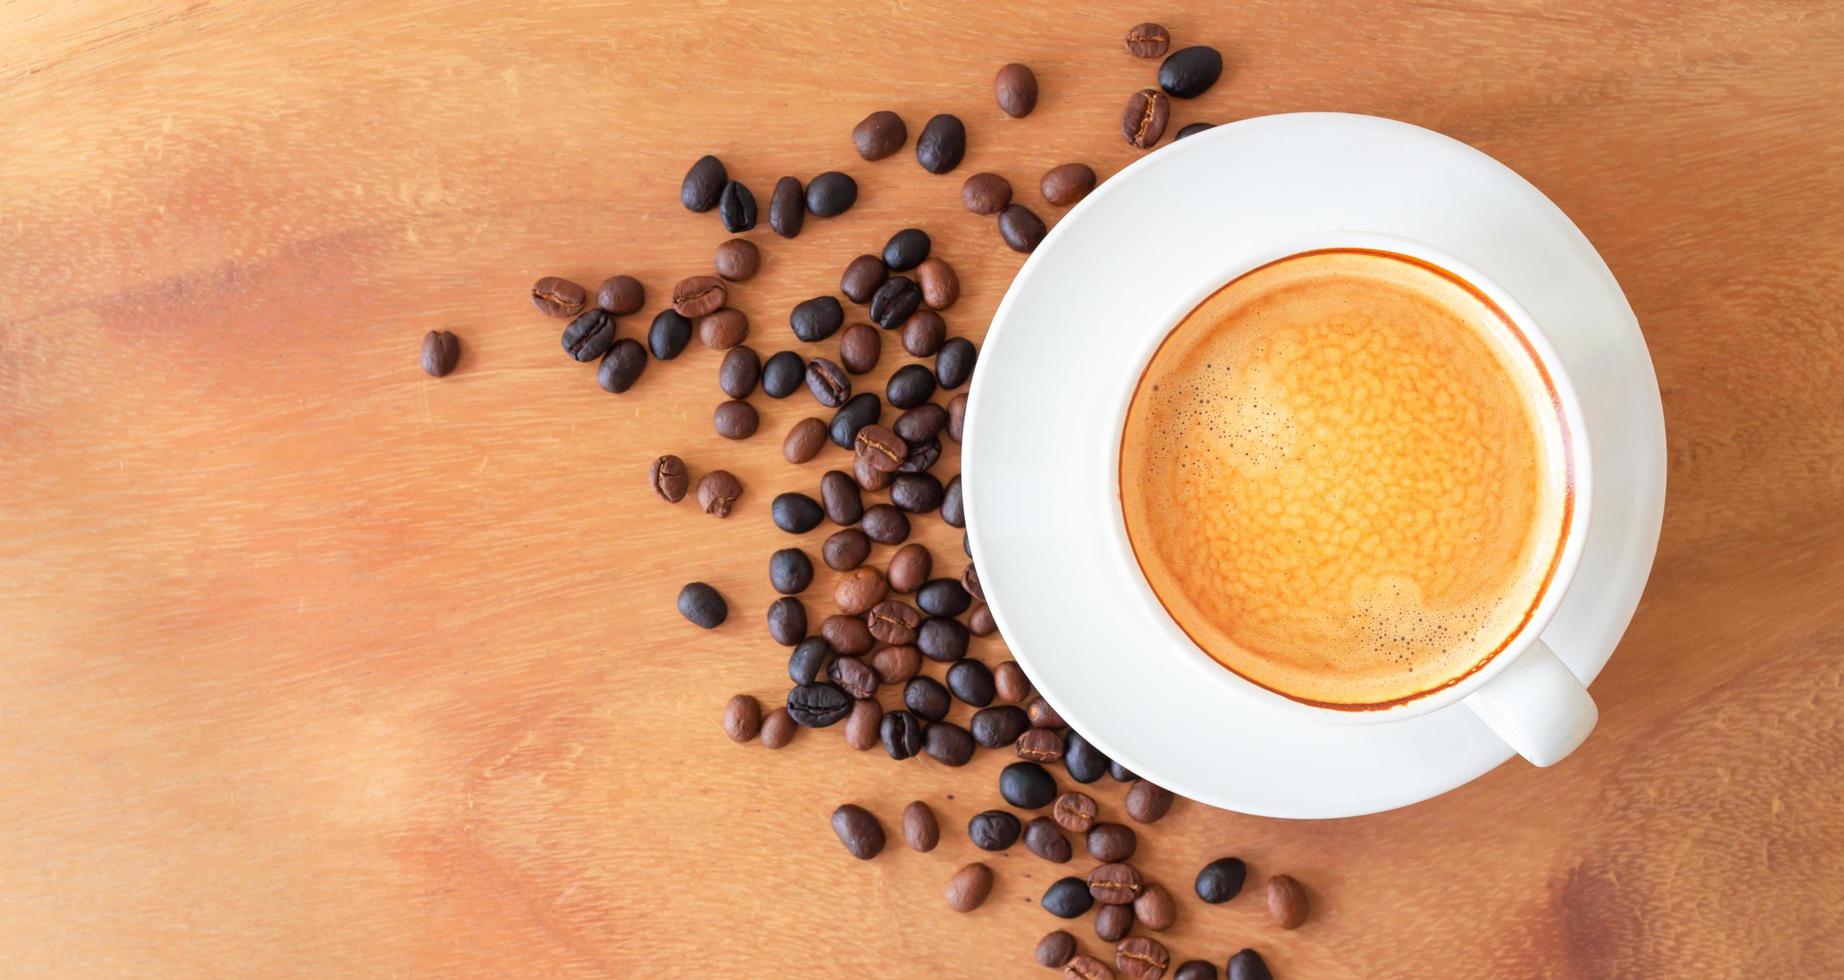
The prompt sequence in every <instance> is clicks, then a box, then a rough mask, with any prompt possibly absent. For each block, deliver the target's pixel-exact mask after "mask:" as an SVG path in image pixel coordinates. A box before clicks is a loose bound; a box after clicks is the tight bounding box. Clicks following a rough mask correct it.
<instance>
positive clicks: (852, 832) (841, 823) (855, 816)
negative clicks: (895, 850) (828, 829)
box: [832, 803, 884, 861]
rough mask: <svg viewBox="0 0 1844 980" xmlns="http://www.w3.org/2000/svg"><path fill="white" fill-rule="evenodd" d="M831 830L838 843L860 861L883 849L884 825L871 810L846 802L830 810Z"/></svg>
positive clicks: (872, 856)
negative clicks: (836, 836)
mask: <svg viewBox="0 0 1844 980" xmlns="http://www.w3.org/2000/svg"><path fill="white" fill-rule="evenodd" d="M832 832H833V833H834V834H836V835H838V838H839V843H841V844H844V845H845V849H846V851H848V852H850V853H851V856H852V857H855V858H857V859H858V860H860V861H869V860H870V859H872V858H874V857H876V856H877V853H878V852H879V851H881V850H883V849H884V827H883V824H880V823H878V822H877V818H876V817H874V816H872V815H871V811H869V810H866V809H865V808H864V807H861V806H858V805H856V804H853V803H847V804H845V805H843V806H841V807H839V808H838V809H837V810H834V811H832Z"/></svg>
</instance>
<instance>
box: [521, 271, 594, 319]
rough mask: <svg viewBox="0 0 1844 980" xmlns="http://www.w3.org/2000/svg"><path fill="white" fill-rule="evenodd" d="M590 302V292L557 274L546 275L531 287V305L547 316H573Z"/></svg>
mask: <svg viewBox="0 0 1844 980" xmlns="http://www.w3.org/2000/svg"><path fill="white" fill-rule="evenodd" d="M588 302H589V293H588V292H587V291H585V290H584V289H583V287H581V286H578V285H577V284H576V283H573V282H571V281H570V280H568V279H563V278H559V277H557V276H545V277H544V278H543V279H540V280H538V281H537V282H535V283H533V284H532V287H531V305H532V306H534V307H537V309H538V312H539V313H542V314H544V315H545V316H554V317H559V318H562V317H573V316H575V315H577V314H578V313H581V312H583V307H584V306H585V305H587V304H588Z"/></svg>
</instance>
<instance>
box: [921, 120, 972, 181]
mask: <svg viewBox="0 0 1844 980" xmlns="http://www.w3.org/2000/svg"><path fill="white" fill-rule="evenodd" d="M966 155H967V127H966V125H965V124H963V123H962V122H961V121H960V117H958V116H950V115H948V114H947V113H942V114H941V115H938V116H934V117H931V118H930V119H929V121H928V122H927V123H925V124H924V125H923V126H922V135H921V136H918V137H916V162H917V163H919V164H921V165H922V169H923V170H926V171H928V172H929V173H931V174H945V173H947V172H948V171H950V170H953V169H954V168H955V167H958V166H960V160H961V157H964V156H966Z"/></svg>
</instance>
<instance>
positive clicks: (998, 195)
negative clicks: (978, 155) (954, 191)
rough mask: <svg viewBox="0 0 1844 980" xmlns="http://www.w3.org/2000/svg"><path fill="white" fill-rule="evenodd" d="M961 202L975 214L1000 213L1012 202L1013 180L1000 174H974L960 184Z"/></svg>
mask: <svg viewBox="0 0 1844 980" xmlns="http://www.w3.org/2000/svg"><path fill="white" fill-rule="evenodd" d="M960 203H961V204H962V205H963V206H965V207H966V209H967V210H969V211H972V212H973V213H974V214H998V213H999V212H1000V211H1003V210H1005V206H1006V205H1007V204H1010V203H1012V182H1011V181H1009V180H1006V179H1005V178H1004V177H1001V176H999V175H998V174H988V173H978V174H974V175H973V176H971V177H968V178H967V182H966V183H964V184H962V185H960Z"/></svg>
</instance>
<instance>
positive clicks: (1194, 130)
mask: <svg viewBox="0 0 1844 980" xmlns="http://www.w3.org/2000/svg"><path fill="white" fill-rule="evenodd" d="M1216 125H1217V124H1216V123H1207V122H1194V123H1186V124H1185V125H1183V126H1180V127H1179V128H1178V135H1176V136H1173V137H1172V139H1175V140H1181V139H1184V138H1185V137H1187V136H1196V135H1197V134H1198V133H1201V132H1203V131H1204V130H1206V129H1215V128H1216ZM1194 962H1195V961H1194ZM1204 965H1205V966H1210V964H1208V963H1205V964H1204ZM1210 968H1211V969H1212V970H1214V969H1216V967H1213V966H1212V967H1210Z"/></svg>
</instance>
